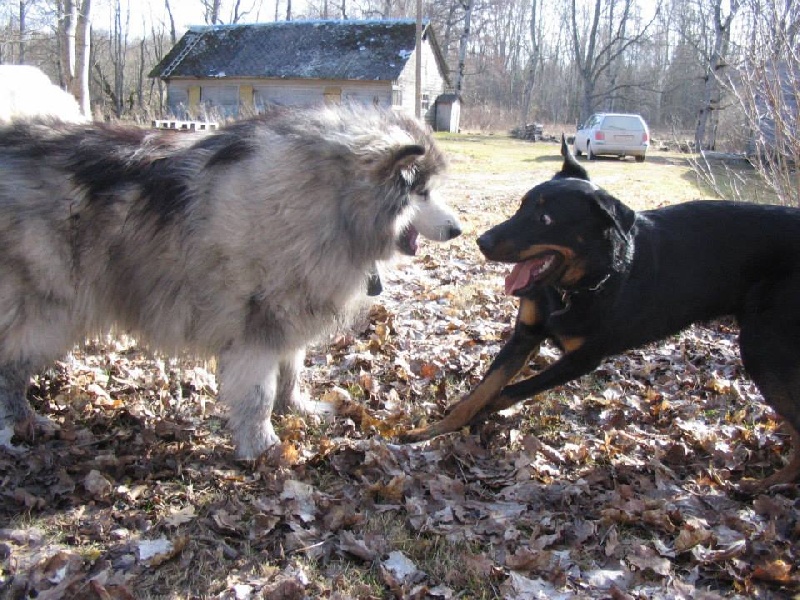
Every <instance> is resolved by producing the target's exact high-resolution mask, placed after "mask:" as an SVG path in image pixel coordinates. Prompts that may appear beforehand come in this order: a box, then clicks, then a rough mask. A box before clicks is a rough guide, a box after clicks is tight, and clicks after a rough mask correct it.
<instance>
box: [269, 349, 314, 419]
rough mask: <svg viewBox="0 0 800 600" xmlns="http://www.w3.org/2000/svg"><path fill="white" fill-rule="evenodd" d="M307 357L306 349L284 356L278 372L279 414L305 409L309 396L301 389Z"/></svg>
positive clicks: (277, 400)
mask: <svg viewBox="0 0 800 600" xmlns="http://www.w3.org/2000/svg"><path fill="white" fill-rule="evenodd" d="M305 358H306V352H305V350H299V351H297V352H295V353H294V354H290V355H289V356H285V357H283V358H282V360H281V362H280V371H279V373H278V392H277V397H276V400H275V412H276V413H277V414H281V415H282V414H286V413H288V412H290V411H291V410H293V409H299V410H301V411H304V410H305V405H306V403H307V402H308V397H306V396H305V395H304V394H303V392H302V390H301V389H300V372H301V371H302V370H303V362H304V361H305Z"/></svg>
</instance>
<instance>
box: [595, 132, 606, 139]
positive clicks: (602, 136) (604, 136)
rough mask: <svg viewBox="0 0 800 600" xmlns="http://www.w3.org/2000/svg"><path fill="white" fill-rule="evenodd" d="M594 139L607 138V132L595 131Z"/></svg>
mask: <svg viewBox="0 0 800 600" xmlns="http://www.w3.org/2000/svg"><path fill="white" fill-rule="evenodd" d="M594 139H596V140H600V141H603V140H604V139H606V134H605V132H604V131H595V132H594Z"/></svg>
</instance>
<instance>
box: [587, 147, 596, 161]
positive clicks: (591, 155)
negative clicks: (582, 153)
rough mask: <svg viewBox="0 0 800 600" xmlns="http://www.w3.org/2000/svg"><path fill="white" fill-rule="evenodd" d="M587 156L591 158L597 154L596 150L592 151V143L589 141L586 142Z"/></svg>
mask: <svg viewBox="0 0 800 600" xmlns="http://www.w3.org/2000/svg"><path fill="white" fill-rule="evenodd" d="M586 158H588V159H589V160H594V159H595V154H594V152H592V145H591V144H589V143H587V144H586Z"/></svg>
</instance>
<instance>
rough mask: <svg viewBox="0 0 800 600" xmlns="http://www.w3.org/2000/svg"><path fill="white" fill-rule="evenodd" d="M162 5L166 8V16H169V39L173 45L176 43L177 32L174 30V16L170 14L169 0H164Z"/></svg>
mask: <svg viewBox="0 0 800 600" xmlns="http://www.w3.org/2000/svg"><path fill="white" fill-rule="evenodd" d="M164 7H165V8H166V9H167V16H168V17H169V41H170V43H171V44H172V45H173V46H174V45H175V44H177V43H178V34H177V32H176V31H175V17H174V15H173V14H172V7H171V6H170V4H169V0H164Z"/></svg>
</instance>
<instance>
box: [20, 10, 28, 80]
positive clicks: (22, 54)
mask: <svg viewBox="0 0 800 600" xmlns="http://www.w3.org/2000/svg"><path fill="white" fill-rule="evenodd" d="M27 16H28V6H27V2H26V0H19V61H18V62H19V64H21V65H24V64H25V44H26V40H25V36H26V34H27V31H26V30H27V24H26V22H25V21H26V18H27Z"/></svg>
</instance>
